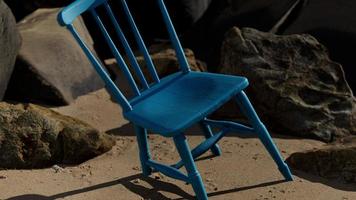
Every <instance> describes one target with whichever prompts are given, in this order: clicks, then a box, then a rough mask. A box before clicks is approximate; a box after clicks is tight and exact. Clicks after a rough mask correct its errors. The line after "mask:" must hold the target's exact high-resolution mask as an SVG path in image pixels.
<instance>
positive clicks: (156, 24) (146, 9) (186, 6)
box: [83, 0, 212, 59]
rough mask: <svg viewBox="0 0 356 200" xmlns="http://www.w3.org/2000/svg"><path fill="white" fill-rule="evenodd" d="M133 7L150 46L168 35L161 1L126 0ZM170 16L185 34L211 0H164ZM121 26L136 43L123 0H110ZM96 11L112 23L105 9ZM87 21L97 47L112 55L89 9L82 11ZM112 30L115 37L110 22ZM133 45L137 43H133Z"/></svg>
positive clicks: (98, 50) (109, 29) (176, 27)
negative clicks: (85, 11)
mask: <svg viewBox="0 0 356 200" xmlns="http://www.w3.org/2000/svg"><path fill="white" fill-rule="evenodd" d="M126 2H127V4H128V5H129V7H130V10H131V13H132V15H133V17H134V19H135V22H136V24H137V27H138V29H139V30H140V33H141V35H142V37H143V38H144V40H145V42H146V44H147V45H148V46H150V45H151V44H153V43H155V40H156V39H168V34H167V30H166V26H165V24H164V22H163V20H162V14H161V11H160V10H159V7H158V4H157V2H158V1H142V0H126ZM164 2H165V4H166V7H167V10H168V12H169V14H170V17H171V19H172V21H173V23H174V25H175V29H176V31H177V33H178V34H179V35H181V34H184V33H185V32H186V31H187V30H189V29H191V28H192V27H193V26H194V25H195V24H196V22H197V21H198V20H199V19H200V18H201V17H202V16H203V15H204V13H205V12H206V11H207V9H208V8H209V6H210V4H211V3H212V0H194V1H191V0H175V1H164ZM109 4H110V5H111V8H112V10H113V11H114V13H115V15H116V17H117V19H118V21H119V23H120V26H121V27H122V29H123V30H124V31H125V32H126V30H128V31H127V32H126V33H127V35H126V36H127V38H128V40H129V41H130V43H132V44H135V41H134V37H133V36H132V32H131V31H129V30H130V29H131V28H130V26H129V24H128V23H127V20H126V15H125V13H124V12H123V11H122V6H121V1H109ZM97 12H98V13H99V15H100V16H101V18H102V20H103V21H104V24H111V20H110V18H109V17H108V16H107V14H106V11H105V10H104V9H101V8H98V9H97ZM83 18H84V21H85V22H86V25H87V27H88V29H89V31H90V34H91V35H92V36H93V38H94V41H95V49H96V50H97V52H98V54H99V56H100V57H101V58H102V59H108V58H111V57H112V54H111V52H110V48H109V47H108V46H107V45H106V43H105V38H104V37H103V35H102V33H101V32H100V31H98V27H97V25H96V22H95V20H94V19H93V18H92V16H90V14H89V13H86V14H84V15H83ZM107 29H108V31H109V33H111V35H112V36H113V37H114V38H115V36H116V33H115V30H114V29H113V28H112V26H107ZM133 46H134V45H133Z"/></svg>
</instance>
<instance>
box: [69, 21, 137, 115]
mask: <svg viewBox="0 0 356 200" xmlns="http://www.w3.org/2000/svg"><path fill="white" fill-rule="evenodd" d="M67 28H68V30H69V31H70V32H71V33H72V34H73V36H74V38H75V40H76V41H77V42H78V44H79V45H80V47H81V48H82V49H83V51H84V53H85V54H86V55H87V57H88V59H89V60H90V62H91V63H92V65H93V66H94V69H95V70H96V72H97V73H98V74H99V76H100V77H101V78H102V79H103V81H104V82H105V85H106V87H107V88H108V89H109V91H110V92H111V94H112V95H113V97H114V98H115V99H116V100H117V101H118V102H119V103H120V105H121V106H122V108H123V110H124V112H126V111H130V110H132V107H131V105H130V103H129V102H128V101H127V99H126V97H125V96H124V95H123V94H122V93H121V91H120V90H119V89H118V88H117V86H116V85H115V83H114V82H113V81H112V80H111V79H110V76H109V75H108V73H107V72H106V71H105V69H104V67H103V65H102V64H101V63H100V62H99V60H98V59H97V58H96V57H95V56H94V54H93V53H92V52H91V50H90V49H89V48H88V47H87V45H86V44H85V42H84V41H83V39H82V38H81V37H80V35H79V34H78V32H77V31H76V29H75V28H74V27H73V25H71V24H69V25H67Z"/></svg>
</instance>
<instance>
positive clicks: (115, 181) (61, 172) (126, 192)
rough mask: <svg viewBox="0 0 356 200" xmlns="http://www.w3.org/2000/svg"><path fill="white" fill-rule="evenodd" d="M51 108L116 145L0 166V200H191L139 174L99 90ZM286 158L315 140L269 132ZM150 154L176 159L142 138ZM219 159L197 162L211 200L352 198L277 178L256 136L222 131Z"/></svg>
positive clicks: (337, 185)
mask: <svg viewBox="0 0 356 200" xmlns="http://www.w3.org/2000/svg"><path fill="white" fill-rule="evenodd" d="M54 110H56V111H58V112H60V113H62V114H65V115H70V116H73V117H77V118H79V119H81V120H83V121H85V122H87V123H89V124H91V125H92V126H94V127H96V128H98V129H99V130H102V131H108V132H109V133H110V134H111V135H113V136H114V137H115V138H116V140H117V144H116V146H115V147H114V148H113V149H112V150H111V151H109V152H108V153H106V154H104V155H102V156H99V157H97V158H95V159H92V160H89V161H87V162H85V163H82V164H81V165H79V166H55V167H52V168H48V169H42V170H3V171H0V188H1V190H0V191H1V192H0V199H9V200H10V199H11V200H52V199H71V200H114V199H115V200H136V199H137V200H140V199H153V200H166V199H167V200H168V199H194V197H193V196H192V195H193V194H194V193H193V191H192V189H191V187H190V185H187V184H185V183H183V182H180V181H175V180H173V179H170V178H168V177H166V176H163V175H161V174H159V173H155V174H153V175H152V176H151V177H149V178H143V177H142V176H141V174H140V167H139V159H138V148H137V145H136V138H135V136H134V133H133V129H132V127H131V125H129V124H128V122H127V121H126V120H124V119H123V117H122V115H121V109H120V108H119V107H118V106H117V105H116V104H114V103H112V102H111V101H110V97H109V95H108V94H107V93H106V92H105V91H104V90H99V91H97V92H94V93H91V94H89V95H86V96H82V97H80V98H79V99H77V100H76V101H75V102H74V103H73V104H72V105H70V106H66V107H61V108H54ZM199 132H200V131H199V129H197V128H192V129H191V130H189V131H188V138H189V142H190V144H191V146H194V145H196V144H198V143H199V142H200V141H201V140H202V139H203V138H202V137H201V136H200V135H201V134H200V133H199ZM273 137H274V138H275V141H276V143H277V145H278V147H279V148H280V150H281V151H282V154H283V156H284V157H285V158H286V157H287V156H288V155H290V154H291V153H293V152H296V151H302V150H307V149H312V148H314V147H320V146H321V145H323V143H321V142H318V141H314V140H308V139H296V138H286V137H282V136H276V135H273ZM150 143H151V149H152V156H153V157H154V158H155V159H156V160H159V161H160V162H164V163H174V162H175V161H177V158H178V157H177V151H176V149H175V148H174V145H173V143H172V140H171V139H167V138H162V137H160V136H158V135H150ZM219 144H220V146H221V148H222V151H223V155H222V156H221V157H215V158H213V157H211V155H210V153H206V154H205V155H203V157H202V158H201V159H200V160H199V161H198V162H197V166H198V168H199V170H200V172H201V174H202V177H203V180H204V183H205V185H206V188H207V191H208V195H209V199H212V200H229V199H242V200H272V199H288V200H309V199H310V200H354V199H356V185H345V184H343V183H341V182H336V181H328V180H326V179H322V178H318V177H315V176H311V175H307V174H304V173H302V172H299V171H294V170H293V174H294V175H295V181H294V182H284V181H283V177H282V176H281V175H280V174H279V172H278V170H277V168H276V166H275V165H274V163H273V161H272V159H271V158H270V157H269V156H268V154H267V153H266V151H265V149H264V148H263V147H262V145H261V144H260V142H259V140H257V139H256V138H241V137H238V136H236V135H234V134H229V135H228V136H227V137H225V138H224V139H223V140H222V141H221V142H220V143H219Z"/></svg>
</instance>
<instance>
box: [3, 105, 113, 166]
mask: <svg viewBox="0 0 356 200" xmlns="http://www.w3.org/2000/svg"><path fill="white" fill-rule="evenodd" d="M113 145H114V141H113V140H112V138H111V137H110V136H108V135H105V134H103V133H100V132H98V131H97V130H96V129H94V128H92V127H91V126H89V125H87V124H85V123H84V122H81V121H79V120H76V119H74V118H71V117H67V116H63V115H61V114H59V113H56V112H54V111H52V110H50V109H47V108H44V107H40V106H36V105H33V104H29V105H23V104H18V105H12V104H8V103H4V102H3V103H0V168H6V169H14V168H16V169H18V168H42V167H48V166H50V165H53V164H58V163H63V164H78V163H81V162H83V161H86V160H88V159H90V158H93V157H95V156H97V155H100V154H102V153H104V152H106V151H109V150H110V149H111V147H112V146H113Z"/></svg>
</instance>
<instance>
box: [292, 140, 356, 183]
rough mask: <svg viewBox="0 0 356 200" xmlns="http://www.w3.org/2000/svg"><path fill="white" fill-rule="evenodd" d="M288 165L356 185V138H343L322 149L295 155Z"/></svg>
mask: <svg viewBox="0 0 356 200" xmlns="http://www.w3.org/2000/svg"><path fill="white" fill-rule="evenodd" d="M287 163H288V164H289V166H291V167H293V168H294V169H298V170H302V171H304V172H307V173H310V174H314V175H317V176H321V177H324V178H328V179H341V180H343V181H345V182H348V183H356V137H355V136H351V137H346V138H343V139H341V140H340V141H337V142H335V143H332V144H329V145H327V146H325V147H324V148H321V149H315V150H310V151H305V152H298V153H293V154H292V155H291V156H290V157H289V158H288V159H287Z"/></svg>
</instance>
